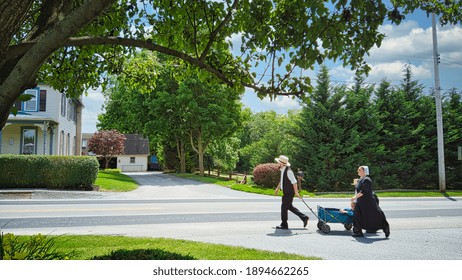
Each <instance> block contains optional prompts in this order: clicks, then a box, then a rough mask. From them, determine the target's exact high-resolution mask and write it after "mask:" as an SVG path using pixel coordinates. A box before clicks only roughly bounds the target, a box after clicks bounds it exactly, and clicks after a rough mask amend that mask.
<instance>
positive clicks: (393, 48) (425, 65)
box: [82, 12, 462, 132]
mask: <svg viewBox="0 0 462 280" xmlns="http://www.w3.org/2000/svg"><path fill="white" fill-rule="evenodd" d="M437 30H438V52H439V53H440V58H441V63H440V65H439V66H440V68H439V71H440V85H441V88H442V93H444V92H445V91H448V90H449V89H451V88H457V89H459V90H462V26H461V25H446V26H444V27H442V26H440V25H439V24H437ZM381 31H382V32H383V33H385V34H386V38H385V40H384V41H383V42H382V45H381V47H380V48H379V49H378V48H373V49H372V50H371V51H370V56H369V57H368V58H367V59H366V60H367V61H368V63H369V65H370V66H371V68H372V71H371V72H370V73H369V76H368V77H367V78H366V80H365V82H366V83H369V84H378V83H380V81H381V80H382V79H383V78H386V79H387V80H388V81H390V82H391V83H392V84H394V85H399V84H400V82H401V80H402V75H403V73H402V71H403V69H404V66H405V65H406V64H409V65H411V68H412V71H413V75H414V79H416V80H418V81H419V82H420V83H421V84H423V85H424V86H425V87H426V89H427V90H428V91H430V89H431V88H432V87H434V75H433V72H434V71H433V43H432V28H431V17H427V15H426V13H423V12H416V13H414V14H412V15H408V16H406V19H405V20H404V21H403V22H402V23H401V24H400V25H399V26H396V25H383V26H382V27H381ZM326 65H327V66H328V67H329V69H330V75H331V80H332V82H333V83H340V84H349V83H351V82H352V81H353V78H354V73H353V72H352V71H351V70H350V69H347V68H343V67H342V66H341V65H340V64H334V63H332V62H330V63H327V64H326ZM306 74H307V75H309V76H310V77H311V78H312V80H313V82H314V83H315V78H316V69H315V71H312V72H306ZM242 102H243V104H244V106H246V107H248V108H250V109H251V110H252V111H253V112H261V111H269V110H273V111H276V112H277V113H281V114H284V113H287V112H288V110H291V109H298V108H300V105H299V102H298V100H297V99H292V98H288V97H278V98H276V99H275V100H272V101H270V100H269V98H265V99H263V100H260V99H259V98H258V97H257V96H256V94H255V93H254V92H253V91H252V90H246V92H245V94H244V96H243V98H242ZM83 103H84V105H85V109H84V111H83V129H82V131H83V132H95V131H96V122H97V115H98V114H100V113H101V112H102V111H101V107H102V104H103V96H102V94H101V92H100V91H99V90H91V91H89V92H88V96H85V97H83Z"/></svg>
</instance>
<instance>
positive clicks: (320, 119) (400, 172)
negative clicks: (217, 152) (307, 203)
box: [238, 66, 462, 191]
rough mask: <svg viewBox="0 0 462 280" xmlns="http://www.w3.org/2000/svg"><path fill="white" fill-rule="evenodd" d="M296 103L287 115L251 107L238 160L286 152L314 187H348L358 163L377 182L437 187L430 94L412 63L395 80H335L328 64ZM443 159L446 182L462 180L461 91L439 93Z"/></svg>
mask: <svg viewBox="0 0 462 280" xmlns="http://www.w3.org/2000/svg"><path fill="white" fill-rule="evenodd" d="M317 81H318V83H317V87H316V88H315V90H314V92H313V94H312V95H311V96H310V100H309V101H308V102H302V109H301V110H299V111H295V112H289V114H288V115H276V114H275V113H274V112H264V113H256V114H252V115H251V117H250V120H249V121H248V122H247V123H246V124H245V126H244V130H243V132H242V133H241V149H240V162H239V165H238V168H240V169H241V170H247V169H250V168H252V167H253V166H255V165H256V164H257V163H264V162H273V161H274V157H275V156H277V155H279V154H285V155H287V156H288V157H289V158H290V161H291V163H292V166H293V168H294V169H298V168H299V169H301V170H303V171H304V173H305V183H304V184H305V186H306V187H308V188H309V189H311V190H316V191H327V190H329V191H342V190H351V188H352V186H351V183H352V181H353V178H356V177H357V172H356V169H357V167H358V166H359V165H368V166H369V168H370V171H371V172H370V173H371V177H372V178H373V179H374V183H375V185H374V187H375V188H376V189H402V188H405V189H438V161H437V135H436V112H435V97H434V95H433V93H430V94H428V93H427V94H426V93H425V92H424V91H425V88H424V87H423V86H422V85H421V84H419V82H418V81H415V80H413V77H412V71H411V68H410V66H407V67H406V68H405V69H404V71H403V79H402V82H401V84H400V85H399V86H392V85H391V84H390V82H389V81H387V80H385V79H384V80H382V82H381V83H380V84H379V85H377V86H376V85H366V84H365V83H364V78H363V77H361V76H356V77H355V83H354V85H353V86H346V85H340V86H339V85H334V84H332V83H331V81H330V78H329V71H328V69H327V67H322V68H321V70H320V72H319V73H318V76H317ZM443 112H444V135H445V139H444V140H445V164H446V181H447V186H448V188H461V187H462V166H461V165H462V162H461V161H460V160H458V157H457V149H458V146H462V127H461V126H462V114H461V113H462V99H461V92H460V91H459V92H458V91H457V90H456V89H452V90H450V91H449V92H447V93H445V94H444V102H443Z"/></svg>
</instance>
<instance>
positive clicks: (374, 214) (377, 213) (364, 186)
mask: <svg viewBox="0 0 462 280" xmlns="http://www.w3.org/2000/svg"><path fill="white" fill-rule="evenodd" d="M358 175H359V177H360V179H359V180H358V183H357V184H356V187H355V188H356V194H355V196H353V197H352V198H351V201H356V205H355V208H354V216H353V225H354V227H353V237H363V236H364V234H363V229H366V230H368V231H377V230H379V229H383V232H384V233H385V237H387V238H388V236H390V226H389V224H388V222H387V218H386V217H385V214H384V213H383V211H382V209H380V207H379V206H378V205H377V201H376V200H375V198H374V192H373V191H372V180H371V178H369V177H368V176H367V175H369V168H368V167H367V166H360V167H358Z"/></svg>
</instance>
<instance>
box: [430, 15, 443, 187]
mask: <svg viewBox="0 0 462 280" xmlns="http://www.w3.org/2000/svg"><path fill="white" fill-rule="evenodd" d="M435 17H436V16H435V13H432V31H433V32H432V33H433V65H434V70H435V71H434V75H435V102H436V130H437V137H438V174H439V186H440V192H446V173H445V165H444V135H443V109H442V105H441V92H440V90H441V87H440V70H439V65H438V64H439V63H440V62H439V60H440V55H439V53H438V43H437V36H436V19H435Z"/></svg>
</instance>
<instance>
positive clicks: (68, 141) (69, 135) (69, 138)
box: [66, 133, 71, 156]
mask: <svg viewBox="0 0 462 280" xmlns="http://www.w3.org/2000/svg"><path fill="white" fill-rule="evenodd" d="M66 144H67V151H66V155H67V156H68V155H70V154H71V134H70V133H68V134H67V140H66Z"/></svg>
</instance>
